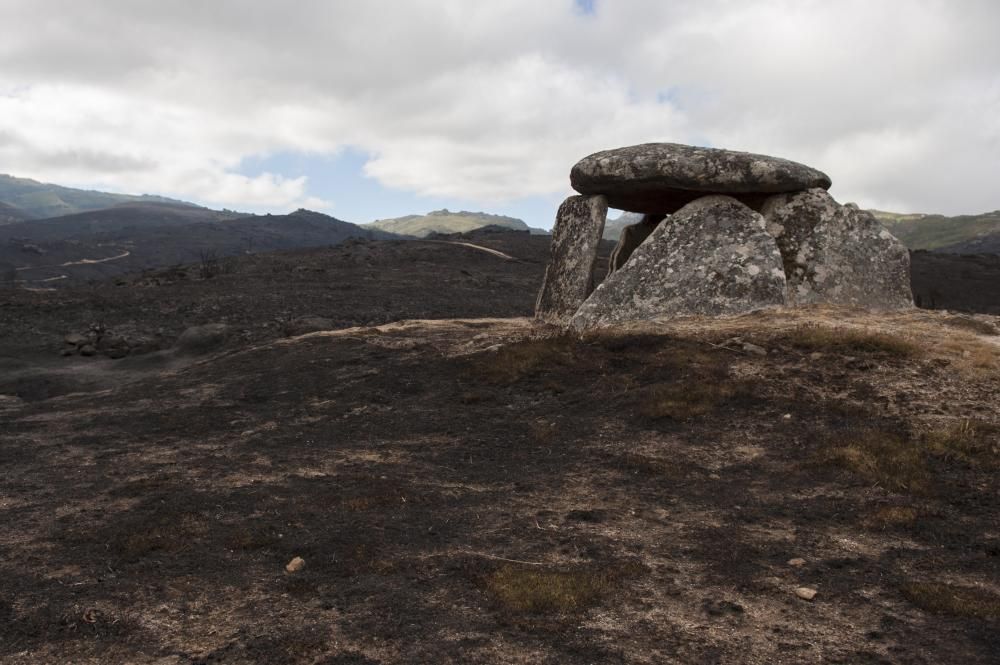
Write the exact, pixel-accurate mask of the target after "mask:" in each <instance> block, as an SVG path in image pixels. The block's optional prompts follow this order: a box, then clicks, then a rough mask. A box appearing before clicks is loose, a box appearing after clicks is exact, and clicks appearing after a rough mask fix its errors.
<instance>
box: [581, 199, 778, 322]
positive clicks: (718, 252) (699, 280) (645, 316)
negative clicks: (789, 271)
mask: <svg viewBox="0 0 1000 665" xmlns="http://www.w3.org/2000/svg"><path fill="white" fill-rule="evenodd" d="M784 302H785V273H784V271H783V270H782V266H781V254H780V252H779V251H778V246H777V244H776V243H775V241H774V238H772V237H771V236H770V235H768V233H767V231H766V230H765V228H764V218H763V217H762V216H761V215H760V214H758V213H756V212H754V211H753V210H751V209H750V208H748V207H747V206H745V205H743V204H742V203H740V202H739V201H737V200H736V199H734V198H731V197H729V196H707V197H704V198H701V199H698V200H697V201H694V202H693V203H689V204H688V205H686V206H684V207H683V208H682V209H681V210H680V211H678V212H677V213H675V214H674V215H672V216H671V217H670V219H669V220H668V221H667V222H664V223H662V224H660V225H659V226H658V227H657V228H656V230H655V231H653V234H652V235H650V236H649V238H648V239H647V240H646V241H645V242H644V243H642V244H641V245H639V247H638V248H637V249H636V250H635V252H634V253H633V254H632V258H631V259H629V261H628V263H626V264H625V266H624V267H623V268H622V269H621V270H618V271H616V272H615V273H613V274H612V275H611V276H610V277H608V278H607V279H606V280H605V281H604V283H602V284H601V285H600V286H599V287H597V289H596V290H595V291H594V293H593V294H592V295H591V296H590V297H589V298H588V299H587V301H586V302H585V303H584V304H583V305H582V306H581V307H580V309H579V310H578V311H577V313H576V315H575V316H573V318H572V320H571V321H570V327H572V328H573V329H575V330H578V331H579V330H584V329H587V328H592V327H597V326H608V325H615V324H620V323H627V322H630V321H649V320H654V319H657V318H661V317H665V316H682V315H689V314H707V315H719V314H739V313H742V312H748V311H751V310H755V309H760V308H762V307H771V306H775V305H783V304H784Z"/></svg>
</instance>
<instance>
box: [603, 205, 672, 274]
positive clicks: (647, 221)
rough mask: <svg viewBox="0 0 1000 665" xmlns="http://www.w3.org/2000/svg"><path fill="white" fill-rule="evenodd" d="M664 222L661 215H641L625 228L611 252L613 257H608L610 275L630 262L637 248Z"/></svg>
mask: <svg viewBox="0 0 1000 665" xmlns="http://www.w3.org/2000/svg"><path fill="white" fill-rule="evenodd" d="M662 222H663V220H662V219H661V218H660V216H659V215H640V216H639V221H638V222H636V223H635V224H629V225H628V226H626V227H625V228H623V229H622V232H621V235H620V236H619V237H618V244H617V245H615V249H614V251H613V252H611V258H609V259H608V274H609V275H610V274H611V273H613V272H614V271H616V270H618V269H619V268H621V267H622V266H623V265H625V264H626V263H628V259H629V257H630V256H632V252H634V251H635V248H636V247H638V246H639V245H641V244H642V243H643V242H645V241H646V238H648V237H649V236H650V234H652V233H653V230H654V229H655V228H656V227H657V225H658V224H661V223H662Z"/></svg>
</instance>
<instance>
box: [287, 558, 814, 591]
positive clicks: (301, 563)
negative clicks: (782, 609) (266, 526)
mask: <svg viewBox="0 0 1000 665" xmlns="http://www.w3.org/2000/svg"><path fill="white" fill-rule="evenodd" d="M305 567H306V560H305V559H303V558H302V557H300V556H297V557H295V558H294V559H292V560H291V561H289V562H288V565H287V566H285V570H287V571H288V572H290V573H297V572H299V571H300V570H302V569H303V568H305ZM813 593H815V592H813Z"/></svg>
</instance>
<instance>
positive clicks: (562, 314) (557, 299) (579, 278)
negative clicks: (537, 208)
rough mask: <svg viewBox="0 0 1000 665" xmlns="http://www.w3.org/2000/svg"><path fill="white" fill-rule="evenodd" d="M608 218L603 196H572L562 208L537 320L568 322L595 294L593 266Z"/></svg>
mask: <svg viewBox="0 0 1000 665" xmlns="http://www.w3.org/2000/svg"><path fill="white" fill-rule="evenodd" d="M607 216H608V201H607V199H606V198H604V197H603V196H571V197H569V198H568V199H566V200H565V201H564V202H563V204H562V205H561V206H559V212H558V213H557V215H556V223H555V227H553V229H552V241H551V245H550V250H549V252H550V256H549V265H548V267H547V268H546V269H545V279H544V280H543V282H542V289H541V291H539V293H538V300H537V302H536V303H535V318H537V319H539V320H542V321H547V322H550V323H565V322H566V321H568V320H569V318H570V317H571V316H573V313H574V312H576V310H577V309H578V308H579V307H580V305H581V304H582V303H583V301H584V300H586V299H587V296H589V295H590V293H591V291H593V289H594V263H595V262H596V261H597V247H598V245H599V244H600V242H601V235H602V234H603V233H604V221H605V219H606V218H607Z"/></svg>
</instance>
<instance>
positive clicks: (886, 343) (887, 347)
mask: <svg viewBox="0 0 1000 665" xmlns="http://www.w3.org/2000/svg"><path fill="white" fill-rule="evenodd" d="M783 341H784V342H785V343H786V344H788V345H789V346H793V347H795V348H797V349H801V350H803V351H821V352H825V353H842V354H845V355H853V354H862V353H867V354H880V355H884V356H890V357H894V358H913V357H916V356H919V355H921V354H922V349H921V348H920V347H919V346H918V345H917V344H915V343H913V342H911V341H909V340H906V339H903V338H902V337H896V336H895V335H889V334H887V333H882V332H876V331H871V330H850V329H845V328H829V327H826V326H817V325H804V326H798V327H796V328H795V329H794V330H792V331H791V332H789V333H788V334H787V335H786V336H785V338H784V340H783Z"/></svg>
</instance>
